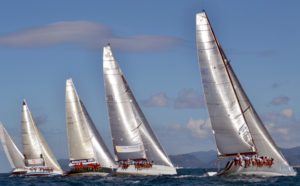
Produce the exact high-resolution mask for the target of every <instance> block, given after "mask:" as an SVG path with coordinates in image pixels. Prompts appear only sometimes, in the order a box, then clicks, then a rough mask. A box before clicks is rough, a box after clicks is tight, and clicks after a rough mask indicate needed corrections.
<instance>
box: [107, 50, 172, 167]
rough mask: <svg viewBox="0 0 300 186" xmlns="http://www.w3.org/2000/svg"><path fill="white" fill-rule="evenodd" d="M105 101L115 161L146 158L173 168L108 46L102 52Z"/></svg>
mask: <svg viewBox="0 0 300 186" xmlns="http://www.w3.org/2000/svg"><path fill="white" fill-rule="evenodd" d="M103 73H104V81H105V90H106V102H107V106H108V111H109V119H110V126H111V131H112V137H113V144H114V150H115V154H116V156H117V160H127V159H147V160H148V161H153V163H154V164H158V165H165V166H170V167H173V165H172V163H171V161H170V160H169V158H168V156H167V154H166V153H165V151H164V150H163V148H162V146H161V145H160V143H159V141H158V139H157V138H156V136H155V135H154V133H153V131H152V129H151V127H150V125H149V123H148V122H147V120H146V118H145V116H144V114H143V112H142V111H141V109H140V107H139V105H138V103H137V101H136V99H135V97H134V95H133V93H132V91H131V89H130V87H129V85H128V83H127V81H126V79H125V77H124V75H123V73H122V71H121V69H120V67H119V65H118V64H117V62H116V60H115V59H114V56H113V54H112V51H111V48H110V46H106V47H104V49H103Z"/></svg>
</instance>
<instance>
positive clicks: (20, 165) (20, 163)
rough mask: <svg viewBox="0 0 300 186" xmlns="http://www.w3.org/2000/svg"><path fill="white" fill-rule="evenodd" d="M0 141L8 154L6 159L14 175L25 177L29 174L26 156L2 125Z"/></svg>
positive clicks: (0, 127)
mask: <svg viewBox="0 0 300 186" xmlns="http://www.w3.org/2000/svg"><path fill="white" fill-rule="evenodd" d="M0 140H1V143H2V146H3V149H4V152H5V154H6V157H7V159H8V161H9V163H10V166H11V167H12V169H13V170H12V172H11V174H12V175H23V174H25V173H26V172H27V170H26V168H25V162H24V156H23V154H22V153H21V152H20V150H19V149H18V147H17V146H16V144H15V143H14V141H13V140H12V138H11V137H10V135H9V134H8V132H7V131H6V130H5V128H4V126H3V124H2V123H1V124H0Z"/></svg>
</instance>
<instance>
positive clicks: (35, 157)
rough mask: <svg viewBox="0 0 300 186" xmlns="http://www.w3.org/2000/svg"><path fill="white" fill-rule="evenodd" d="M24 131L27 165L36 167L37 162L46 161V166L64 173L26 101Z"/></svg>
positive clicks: (23, 112)
mask: <svg viewBox="0 0 300 186" xmlns="http://www.w3.org/2000/svg"><path fill="white" fill-rule="evenodd" d="M22 129H23V132H22V136H23V148H24V155H25V161H27V162H26V163H27V165H34V164H35V163H36V161H37V162H39V161H44V164H45V166H47V167H51V168H53V170H54V171H57V172H61V173H62V172H63V171H62V169H61V167H60V165H59V164H58V162H57V161H56V158H55V157H54V155H53V153H52V151H51V150H50V148H49V146H48V144H47V143H46V141H45V139H44V137H43V136H42V134H41V133H40V131H39V129H38V128H37V126H36V124H35V122H34V120H33V118H32V114H31V112H30V110H29V108H28V106H27V103H26V102H25V100H24V101H23V106H22ZM41 163H43V162H41Z"/></svg>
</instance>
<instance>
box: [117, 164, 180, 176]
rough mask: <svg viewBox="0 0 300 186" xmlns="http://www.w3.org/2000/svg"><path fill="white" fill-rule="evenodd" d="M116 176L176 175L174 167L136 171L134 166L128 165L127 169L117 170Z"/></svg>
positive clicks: (154, 167) (153, 167) (158, 167)
mask: <svg viewBox="0 0 300 186" xmlns="http://www.w3.org/2000/svg"><path fill="white" fill-rule="evenodd" d="M116 173H117V174H130V175H143V176H148V175H149V176H156V175H175V174H177V172H176V169H175V167H169V166H163V165H153V166H152V167H151V168H145V169H136V168H135V166H134V165H130V166H129V167H128V168H127V169H122V168H118V169H117V172H116Z"/></svg>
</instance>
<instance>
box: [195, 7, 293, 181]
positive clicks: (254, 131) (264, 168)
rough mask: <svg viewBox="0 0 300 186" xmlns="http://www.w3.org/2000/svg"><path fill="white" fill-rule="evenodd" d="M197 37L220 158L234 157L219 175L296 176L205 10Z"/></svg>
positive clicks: (198, 18) (198, 24) (197, 19)
mask: <svg viewBox="0 0 300 186" xmlns="http://www.w3.org/2000/svg"><path fill="white" fill-rule="evenodd" d="M196 40H197V49H198V61H199V64H200V70H201V76H202V84H203V88H204V93H205V100H206V104H207V108H208V112H209V116H210V120H211V125H212V128H213V133H214V135H215V139H216V145H217V151H218V157H219V158H220V159H221V158H222V159H224V158H231V159H233V158H234V159H233V160H231V161H229V162H228V163H227V166H226V167H225V168H224V169H223V170H222V171H220V172H218V174H217V175H241V174H242V175H258V176H294V175H296V172H295V171H294V169H293V168H292V167H291V166H290V165H289V163H288V162H287V161H286V159H285V158H284V156H283V155H282V153H281V152H280V151H279V150H278V148H277V146H276V144H275V142H274V141H273V139H272V137H271V136H270V134H269V133H268V131H267V129H266V128H265V126H264V125H263V123H262V121H261V119H260V118H259V116H258V115H257V113H256V111H255V109H254V107H253V106H252V104H251V102H250V100H249V99H248V97H247V95H246V93H245V91H244V90H243V88H242V86H241V84H240V82H239V81H238V79H237V77H236V75H235V73H234V71H233V69H232V67H231V65H230V63H229V60H228V59H227V57H226V55H225V53H224V51H223V49H222V47H221V45H220V43H219V42H218V40H217V38H216V36H215V34H214V32H213V29H212V27H211V25H210V22H209V20H208V18H207V15H206V13H205V12H202V13H198V14H197V15H196Z"/></svg>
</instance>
